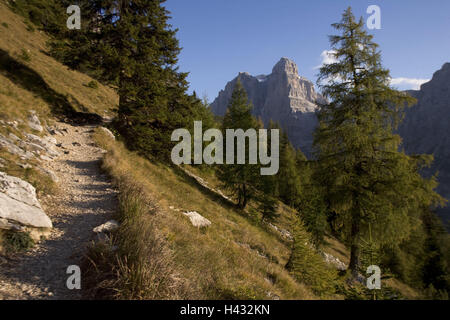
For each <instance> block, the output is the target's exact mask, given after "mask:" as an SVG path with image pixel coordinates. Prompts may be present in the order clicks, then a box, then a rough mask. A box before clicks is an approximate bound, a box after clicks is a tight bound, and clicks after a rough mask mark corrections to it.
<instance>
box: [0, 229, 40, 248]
mask: <svg viewBox="0 0 450 320" xmlns="http://www.w3.org/2000/svg"><path fill="white" fill-rule="evenodd" d="M3 245H4V246H5V249H6V252H7V253H16V252H23V251H27V250H29V249H31V248H32V247H33V246H34V241H33V239H32V238H31V236H30V234H29V233H28V232H14V231H6V232H5V234H4V235H3Z"/></svg>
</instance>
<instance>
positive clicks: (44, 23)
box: [10, 0, 73, 34]
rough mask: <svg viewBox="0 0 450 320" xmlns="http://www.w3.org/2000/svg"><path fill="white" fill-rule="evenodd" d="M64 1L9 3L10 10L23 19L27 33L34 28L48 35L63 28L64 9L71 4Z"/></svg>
mask: <svg viewBox="0 0 450 320" xmlns="http://www.w3.org/2000/svg"><path fill="white" fill-rule="evenodd" d="M69 2H73V1H66V0H62V1H61V0H15V1H10V6H11V8H12V10H13V11H14V12H16V13H18V14H20V15H21V16H23V17H25V19H26V20H25V24H26V25H27V29H28V31H34V30H35V27H34V26H33V25H35V26H37V27H38V28H40V29H42V30H44V31H46V32H48V33H50V34H56V33H59V32H60V31H61V30H62V29H63V28H65V23H66V20H65V19H66V17H67V15H66V8H67V7H68V6H69V5H70V4H73V3H70V4H69Z"/></svg>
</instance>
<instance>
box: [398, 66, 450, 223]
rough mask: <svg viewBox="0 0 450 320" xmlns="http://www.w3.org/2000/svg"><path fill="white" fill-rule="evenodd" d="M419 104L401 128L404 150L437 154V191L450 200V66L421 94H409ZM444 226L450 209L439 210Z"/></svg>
mask: <svg viewBox="0 0 450 320" xmlns="http://www.w3.org/2000/svg"><path fill="white" fill-rule="evenodd" d="M408 93H409V94H410V95H412V96H413V97H415V98H416V99H417V104H416V105H414V106H412V107H411V108H409V109H408V110H407V111H406V115H405V119H404V121H403V122H402V124H401V126H400V128H399V134H400V136H401V137H402V138H403V146H404V148H405V151H406V152H407V153H408V154H424V153H425V154H433V155H434V162H433V165H432V166H431V168H429V169H427V170H425V171H424V173H425V175H427V176H430V175H431V174H434V173H435V172H437V171H438V172H439V175H438V181H439V187H438V189H437V191H438V192H439V193H440V194H441V195H442V196H443V197H445V198H447V199H449V200H450V116H449V114H450V63H445V64H444V65H443V66H442V68H441V69H440V70H439V71H437V72H435V73H434V75H433V78H432V79H431V81H429V82H427V83H424V84H423V85H422V86H421V88H420V90H418V91H412V90H411V91H408ZM438 214H439V215H440V216H441V217H442V218H443V219H444V222H446V221H448V220H449V219H450V205H448V206H447V207H446V208H442V209H438Z"/></svg>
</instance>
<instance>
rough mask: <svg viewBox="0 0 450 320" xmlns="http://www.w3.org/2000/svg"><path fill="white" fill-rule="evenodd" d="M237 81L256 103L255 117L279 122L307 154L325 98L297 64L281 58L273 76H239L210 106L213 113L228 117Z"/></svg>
mask: <svg viewBox="0 0 450 320" xmlns="http://www.w3.org/2000/svg"><path fill="white" fill-rule="evenodd" d="M238 79H239V80H240V81H241V83H242V85H243V86H244V88H245V89H246V91H247V94H248V97H249V100H250V101H251V102H252V104H253V114H254V115H255V116H256V117H261V119H262V120H263V122H264V124H265V125H267V124H268V122H269V120H273V121H275V122H278V123H279V124H280V125H281V127H282V128H283V129H285V130H286V132H287V134H288V136H289V139H290V141H291V142H292V143H293V144H294V146H295V147H299V148H300V149H302V151H303V152H305V153H307V154H308V153H309V151H310V149H311V145H312V132H313V130H314V129H315V127H316V125H317V119H316V116H315V111H316V110H317V105H316V102H319V103H322V102H324V98H323V97H322V96H321V95H320V94H318V93H317V92H316V91H315V89H314V84H313V83H312V82H311V81H309V80H308V79H306V78H304V77H301V76H300V75H299V72H298V67H297V65H296V64H295V63H294V62H293V61H291V60H289V59H287V58H281V60H280V61H279V62H278V63H277V64H276V65H275V66H274V67H273V69H272V73H271V74H270V75H267V76H266V75H259V76H252V75H250V74H248V73H246V72H241V73H239V75H238V76H237V77H236V78H235V79H233V80H232V81H230V82H228V84H227V85H226V87H225V89H224V90H221V91H220V92H219V95H218V97H217V98H216V99H215V100H214V102H213V103H212V104H211V110H212V111H213V113H215V114H217V115H220V116H223V115H224V114H225V112H226V110H227V107H228V103H229V101H230V98H231V94H232V92H233V89H234V85H235V84H236V82H237V80H238Z"/></svg>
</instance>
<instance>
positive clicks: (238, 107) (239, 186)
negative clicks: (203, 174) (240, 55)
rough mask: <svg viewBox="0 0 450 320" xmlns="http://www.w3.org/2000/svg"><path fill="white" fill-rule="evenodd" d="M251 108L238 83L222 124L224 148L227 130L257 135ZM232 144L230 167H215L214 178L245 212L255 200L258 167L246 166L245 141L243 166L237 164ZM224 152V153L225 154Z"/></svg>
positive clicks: (258, 175) (255, 165)
mask: <svg viewBox="0 0 450 320" xmlns="http://www.w3.org/2000/svg"><path fill="white" fill-rule="evenodd" d="M251 110H252V105H251V103H250V102H249V101H248V97H247V92H246V91H245V89H244V87H243V86H242V84H241V82H240V81H239V80H238V81H237V82H236V85H235V87H234V90H233V94H232V96H231V100H230V103H229V105H228V109H227V112H226V114H225V116H224V119H223V123H222V130H223V136H224V141H225V143H224V145H226V130H227V129H242V130H243V131H244V132H245V131H247V130H248V129H255V130H256V132H258V129H259V128H258V122H257V120H256V119H255V118H254V117H253V116H252V113H251ZM236 140H237V139H235V143H234V148H235V150H234V157H235V160H234V164H226V163H225V164H223V165H221V166H219V169H218V175H219V178H220V179H221V181H222V182H223V184H224V187H225V188H226V189H229V190H230V191H231V192H232V193H234V195H235V196H236V197H237V199H238V206H239V207H240V208H242V209H243V208H245V207H246V205H247V203H248V201H249V200H250V199H251V198H252V197H254V196H255V191H256V188H257V187H258V185H259V182H260V181H259V179H260V166H259V165H258V164H250V163H249V157H248V155H249V144H248V139H247V138H246V145H245V164H238V163H237V160H236V159H237V148H239V146H238V143H236ZM227 152H228V151H227Z"/></svg>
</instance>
